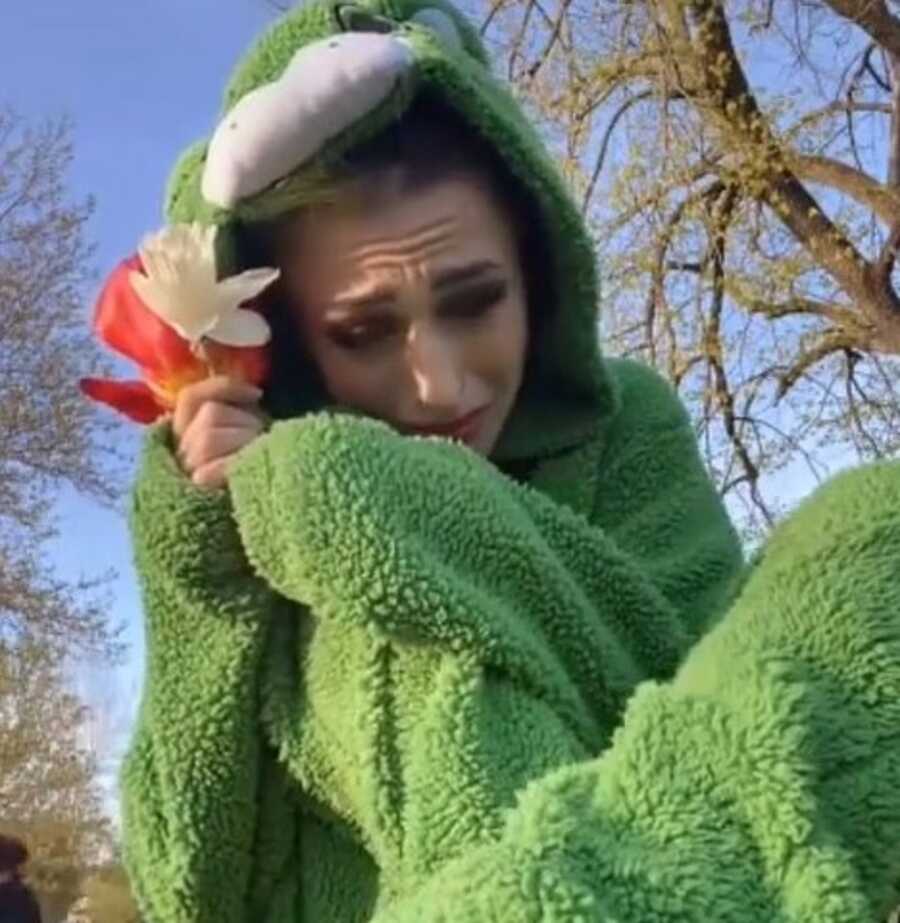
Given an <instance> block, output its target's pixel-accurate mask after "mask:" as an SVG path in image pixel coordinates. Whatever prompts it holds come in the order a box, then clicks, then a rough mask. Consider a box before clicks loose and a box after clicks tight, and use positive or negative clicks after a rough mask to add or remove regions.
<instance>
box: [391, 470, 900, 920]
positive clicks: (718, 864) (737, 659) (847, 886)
mask: <svg viewBox="0 0 900 923" xmlns="http://www.w3.org/2000/svg"><path fill="white" fill-rule="evenodd" d="M898 885H900V464H898V463H885V464H880V465H875V466H872V467H869V468H865V469H862V470H859V471H855V472H852V473H850V474H846V475H843V476H841V477H839V478H837V479H836V480H835V481H834V482H832V483H831V484H830V485H828V486H826V487H825V488H824V489H822V490H821V491H820V492H819V493H817V494H816V495H815V496H813V497H812V498H811V499H810V500H809V501H808V502H807V503H806V504H805V505H804V506H803V507H802V508H801V509H800V510H799V512H797V514H796V515H795V516H793V517H792V518H791V519H790V520H789V521H788V522H787V523H786V524H785V525H783V526H782V527H781V528H780V529H779V530H778V531H777V532H776V534H775V535H774V537H773V538H772V540H771V542H770V544H769V546H768V549H767V551H766V554H765V556H764V558H763V560H762V561H761V563H760V564H759V565H758V567H757V568H756V569H755V571H754V573H753V575H752V577H751V578H750V580H749V581H748V583H747V585H746V587H745V589H744V591H743V593H742V594H741V596H740V599H739V600H738V601H737V603H736V605H735V606H734V608H733V609H732V610H731V611H730V612H729V613H728V615H727V616H726V618H725V619H724V620H723V621H722V622H721V623H720V624H719V626H718V627H717V628H715V629H714V630H713V631H712V632H711V633H710V634H709V635H708V637H706V638H705V639H704V640H703V641H702V642H701V643H700V644H699V645H698V646H697V647H696V649H695V650H694V651H693V652H692V653H691V655H690V657H689V658H688V660H687V661H686V663H685V664H684V666H683V668H682V669H681V670H680V671H679V674H678V676H677V677H676V678H675V680H674V681H673V682H671V683H670V684H665V685H660V684H656V683H648V684H646V685H644V686H642V687H641V688H640V689H639V690H638V692H637V694H636V695H635V696H634V698H633V700H632V701H631V703H630V704H629V707H628V710H627V713H626V716H625V719H624V722H623V725H622V727H621V728H620V730H619V731H618V732H617V734H616V736H615V740H614V742H613V745H612V746H611V747H610V748H609V750H608V751H607V752H606V753H605V754H604V755H603V756H602V757H601V758H599V759H596V760H590V761H585V762H583V763H581V764H578V765H572V766H569V767H567V768H565V769H562V770H560V771H558V772H556V773H554V774H550V775H548V776H547V777H546V778H543V779H541V780H539V781H537V782H535V783H534V784H533V785H532V786H530V787H529V788H528V789H527V791H526V792H525V793H524V795H523V796H522V798H521V799H520V801H519V804H518V806H517V808H516V810H515V812H514V813H513V814H512V815H511V816H510V817H509V819H508V823H507V826H506V828H505V830H504V833H503V836H502V838H501V840H500V842H499V843H498V844H494V845H491V846H486V847H483V848H481V849H476V850H472V851H471V852H470V853H469V854H468V855H466V856H465V857H464V858H462V859H460V860H458V861H457V862H455V863H452V864H450V865H448V866H447V867H446V868H445V869H443V870H442V872H441V873H440V874H439V875H437V876H435V877H434V878H433V879H432V880H431V881H430V882H429V883H428V885H427V886H426V887H424V888H423V889H422V890H421V891H420V892H419V893H418V894H417V895H416V896H415V897H414V898H413V899H411V900H409V901H408V902H406V903H405V904H403V905H402V906H395V907H394V908H392V910H391V911H390V912H387V913H385V914H384V915H382V916H379V917H377V920H378V923H413V921H415V923H439V921H440V923H449V921H453V923H475V921H478V923H488V921H498V923H499V921H504V923H519V921H521V923H524V921H551V920H552V921H563V920H566V921H575V920H579V921H592V923H593V921H596V923H706V921H710V920H715V921H716V923H758V921H766V923H807V921H810V923H812V921H815V923H851V921H852V923H882V921H884V920H886V919H887V917H888V913H889V911H890V909H891V908H892V907H893V906H895V905H896V903H897V901H898V899H900V893H898Z"/></svg>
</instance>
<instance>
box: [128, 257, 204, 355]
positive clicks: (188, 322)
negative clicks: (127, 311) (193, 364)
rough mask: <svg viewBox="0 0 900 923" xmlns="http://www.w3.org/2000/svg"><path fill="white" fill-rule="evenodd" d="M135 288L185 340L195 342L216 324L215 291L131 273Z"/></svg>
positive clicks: (151, 307)
mask: <svg viewBox="0 0 900 923" xmlns="http://www.w3.org/2000/svg"><path fill="white" fill-rule="evenodd" d="M129 281H130V282H131V285H132V288H134V290H135V291H136V292H137V293H138V296H139V297H140V299H141V301H143V302H144V304H145V305H147V307H148V308H150V310H151V311H153V313H154V314H155V315H156V316H157V317H159V319H160V320H162V321H163V323H165V324H168V325H169V326H170V327H172V328H174V329H175V330H177V331H178V333H180V334H181V336H183V337H184V338H185V339H187V340H190V341H191V342H196V341H197V340H199V339H200V338H201V337H202V336H204V335H205V334H206V332H207V331H208V330H210V329H211V328H212V327H214V326H215V325H216V323H217V322H218V319H219V311H218V310H217V308H216V303H215V300H214V298H215V290H212V291H210V289H209V287H206V288H204V289H200V290H197V289H192V288H191V287H189V286H187V285H183V284H182V285H166V284H163V283H160V282H159V281H157V280H156V279H150V278H148V277H147V276H143V275H141V274H140V273H137V272H132V273H130V274H129Z"/></svg>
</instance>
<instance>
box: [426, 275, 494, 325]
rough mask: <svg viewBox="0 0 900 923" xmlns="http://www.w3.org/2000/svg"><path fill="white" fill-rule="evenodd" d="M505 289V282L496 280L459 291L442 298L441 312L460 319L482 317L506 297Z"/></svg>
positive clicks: (446, 315)
mask: <svg viewBox="0 0 900 923" xmlns="http://www.w3.org/2000/svg"><path fill="white" fill-rule="evenodd" d="M506 289H507V286H506V283H505V282H499V281H498V282H495V283H491V284H490V285H485V286H480V287H478V288H473V289H468V290H467V291H462V292H459V293H458V294H456V295H452V296H450V297H448V298H446V299H445V300H444V303H443V305H442V306H441V313H442V314H443V315H444V316H445V317H455V318H460V319H461V320H475V319H477V318H480V317H484V316H485V315H486V314H487V313H488V312H489V311H490V310H491V309H492V308H493V307H495V306H496V305H497V304H499V303H500V302H501V301H502V300H503V299H504V298H505V297H506Z"/></svg>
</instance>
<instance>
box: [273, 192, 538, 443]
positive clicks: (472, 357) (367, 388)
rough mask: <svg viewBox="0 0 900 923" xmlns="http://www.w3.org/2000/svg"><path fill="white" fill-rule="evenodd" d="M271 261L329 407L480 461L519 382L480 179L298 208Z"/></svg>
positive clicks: (500, 261) (498, 248) (516, 310)
mask: <svg viewBox="0 0 900 923" xmlns="http://www.w3.org/2000/svg"><path fill="white" fill-rule="evenodd" d="M278 262H279V265H280V267H281V269H282V284H283V291H284V292H285V294H286V296H287V301H288V303H289V305H290V307H291V310H292V311H293V312H294V314H295V317H296V319H297V320H298V321H299V327H300V330H301V331H302V334H303V337H304V340H305V344H306V348H307V349H308V351H309V352H310V353H311V354H312V357H313V359H314V360H315V362H316V363H317V365H318V368H319V370H320V372H321V374H322V375H323V377H324V380H325V384H326V386H327V388H328V390H329V392H330V395H331V397H332V399H333V400H335V401H336V402H337V403H339V404H343V405H346V406H350V407H353V408H354V409H356V410H359V411H361V412H363V413H365V414H367V415H369V416H372V417H376V418H378V419H381V420H384V421H385V422H387V423H389V424H391V425H392V426H394V427H395V428H396V429H398V430H399V431H401V432H404V433H430V434H441V435H446V436H449V437H452V438H456V439H459V440H461V441H464V442H466V443H467V444H468V445H469V446H470V447H471V448H472V449H474V450H475V451H477V452H480V453H481V454H483V455H489V454H490V453H491V451H492V450H493V448H494V446H495V444H496V442H497V439H498V437H499V435H500V432H501V430H502V428H503V424H504V423H505V422H506V419H507V417H508V415H509V412H510V410H511V409H512V406H513V403H514V401H515V398H516V394H517V392H518V390H519V386H520V385H521V383H522V373H523V368H524V364H525V352H526V348H527V331H528V323H527V309H526V293H525V286H524V282H523V279H522V267H521V265H520V260H519V254H518V250H517V246H516V240H515V237H514V234H513V231H512V228H511V227H510V226H509V222H508V220H507V219H506V217H505V215H504V214H503V212H502V211H501V209H500V208H498V206H497V205H496V204H495V202H494V199H493V197H492V196H491V195H490V193H489V192H488V191H487V190H486V189H485V188H484V187H483V185H482V184H481V183H480V182H478V181H476V180H474V179H469V178H465V177H460V178H454V179H447V180H443V181H441V182H439V183H435V184H434V185H431V186H429V187H427V188H425V189H423V190H421V191H419V192H416V193H405V194H400V193H396V192H391V191H390V189H388V190H386V191H384V192H383V194H381V192H380V193H379V195H378V196H377V205H372V204H370V205H367V206H359V205H357V206H354V207H351V206H347V205H343V206H340V207H339V206H328V207H322V208H318V209H315V210H311V211H308V212H306V213H305V214H304V215H303V216H302V217H300V218H298V219H297V221H295V222H293V223H292V224H291V225H290V227H289V228H288V229H287V231H286V232H285V234H284V235H283V237H282V239H281V241H280V244H279V250H278Z"/></svg>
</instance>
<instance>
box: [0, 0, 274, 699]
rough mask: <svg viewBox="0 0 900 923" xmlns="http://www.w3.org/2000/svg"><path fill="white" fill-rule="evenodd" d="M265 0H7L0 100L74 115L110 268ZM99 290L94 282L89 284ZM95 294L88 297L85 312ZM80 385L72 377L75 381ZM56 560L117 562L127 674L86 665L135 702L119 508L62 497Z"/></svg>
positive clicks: (82, 174)
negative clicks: (110, 509)
mask: <svg viewBox="0 0 900 923" xmlns="http://www.w3.org/2000/svg"><path fill="white" fill-rule="evenodd" d="M272 18H273V11H272V8H271V7H270V6H268V5H267V3H266V0H228V2H222V0H152V2H150V3H134V2H130V0H126V2H113V0H86V2H82V3H75V2H72V0H41V2H37V3H33V2H24V3H23V2H15V0H7V2H4V4H3V9H2V11H0V105H2V104H4V103H5V104H11V105H12V106H13V107H14V108H15V109H16V110H17V111H19V112H20V113H21V114H22V115H24V116H25V117H26V118H28V119H29V120H40V119H42V118H44V117H47V116H58V115H61V114H66V115H69V116H71V118H72V119H73V122H74V142H75V158H76V159H75V164H74V168H73V171H72V173H71V181H72V190H73V193H74V194H75V195H76V196H79V197H81V196H84V195H88V194H90V195H93V196H94V197H95V199H96V203H97V210H96V214H95V216H94V218H93V220H92V222H91V226H90V236H91V237H92V239H93V240H94V241H95V242H96V243H97V247H98V252H97V259H96V266H97V269H98V271H99V272H100V273H101V274H102V273H103V272H105V271H107V270H108V269H109V268H111V267H112V266H113V265H114V264H115V263H116V262H117V261H118V260H119V259H120V258H121V257H123V256H125V255H127V254H129V253H131V252H132V251H133V250H134V247H135V245H136V243H137V241H138V240H139V239H140V237H141V236H142V235H143V234H144V233H145V232H147V231H150V230H153V229H155V228H157V227H158V226H159V225H160V223H161V201H162V190H163V187H164V183H165V178H166V176H167V174H168V171H169V169H170V167H171V166H172V164H173V162H174V161H175V159H176V157H177V156H178V154H179V152H180V151H181V150H182V149H183V148H185V147H186V146H187V145H188V144H189V143H191V142H192V141H194V140H196V139H197V138H200V137H203V136H205V135H207V134H208V133H209V132H210V130H211V128H212V127H213V125H214V123H215V118H216V113H217V111H218V106H219V101H220V99H221V92H222V88H223V86H224V84H225V81H226V79H227V76H228V74H229V72H230V71H231V68H232V67H233V65H234V62H235V61H236V59H237V58H238V56H239V55H240V54H241V53H242V51H243V50H244V49H245V48H246V47H247V45H248V43H249V42H250V41H251V40H252V38H253V37H254V36H255V35H257V34H258V33H259V32H260V31H261V30H262V29H264V28H265V26H266V24H267V23H269V22H271V20H272ZM90 295H91V296H92V295H93V293H90ZM90 302H91V297H88V298H87V299H86V301H85V322H86V323H87V322H88V318H89V311H90V307H91V304H90ZM73 387H74V383H73ZM60 513H61V518H60V526H61V534H60V537H59V541H58V542H57V543H56V545H55V548H54V560H55V562H56V564H57V565H58V567H59V569H60V571H61V572H62V573H63V574H64V575H65V576H69V577H75V576H78V575H79V574H80V573H85V574H95V573H98V572H101V571H103V570H106V569H107V568H109V567H114V568H115V569H116V570H117V571H118V572H119V579H118V580H117V581H116V583H115V586H114V587H113V591H114V606H115V612H116V614H117V616H118V617H120V618H121V619H123V620H124V621H125V622H126V623H127V625H128V640H129V642H130V643H131V649H130V654H129V658H128V662H127V664H126V667H125V668H124V669H123V670H121V671H120V672H119V675H117V676H116V677H110V676H109V675H108V674H104V675H103V676H102V678H101V677H99V676H92V677H87V676H84V675H83V676H82V683H83V684H84V689H86V690H87V691H88V692H90V693H91V694H92V696H93V697H94V698H96V699H98V700H100V699H101V685H102V686H107V687H108V684H109V680H110V679H112V680H113V681H114V682H115V683H116V685H117V693H116V695H115V697H114V698H110V697H109V695H108V694H107V693H106V691H105V690H104V691H103V695H102V700H103V701H105V702H107V703H109V702H111V701H114V702H115V703H116V707H117V708H122V709H123V710H124V711H125V712H126V713H130V712H131V710H132V706H133V702H134V700H135V698H136V696H137V693H138V687H139V680H140V665H141V660H142V649H141V637H140V636H141V629H140V617H139V608H138V601H137V592H136V588H135V582H134V575H133V571H132V568H131V562H130V555H129V551H128V538H127V534H126V531H125V524H124V521H123V519H122V517H121V516H120V515H118V514H116V513H114V512H108V511H103V510H99V509H97V508H96V507H95V506H94V505H92V504H89V503H87V502H85V501H81V500H79V499H78V498H75V497H72V496H68V495H67V496H65V497H64V499H63V501H62V502H61V504H60Z"/></svg>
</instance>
